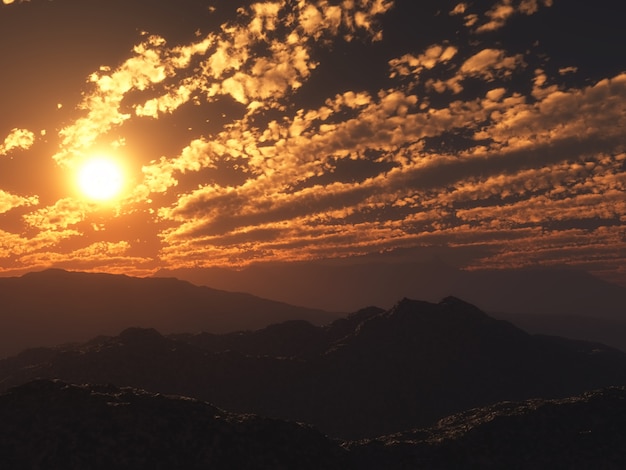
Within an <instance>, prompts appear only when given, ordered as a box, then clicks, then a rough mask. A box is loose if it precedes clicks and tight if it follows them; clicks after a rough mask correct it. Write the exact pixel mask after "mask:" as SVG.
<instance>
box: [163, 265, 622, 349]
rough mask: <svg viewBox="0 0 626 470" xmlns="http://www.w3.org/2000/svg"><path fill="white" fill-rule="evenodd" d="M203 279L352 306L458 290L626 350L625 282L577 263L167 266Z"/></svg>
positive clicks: (535, 325) (490, 306)
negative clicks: (516, 266)
mask: <svg viewBox="0 0 626 470" xmlns="http://www.w3.org/2000/svg"><path fill="white" fill-rule="evenodd" d="M160 275H168V276H175V277H177V278H180V279H186V280H188V281H190V282H193V283H194V284H197V285H209V286H213V287H218V288H220V289H225V290H243V291H245V292H250V293H252V294H255V295H259V296H262V297H266V298H271V299H277V300H281V301H283V302H288V303H293V304H295V305H306V306H308V307H312V308H321V309H327V310H332V311H345V312H353V311H356V310H358V309H359V308H362V307H364V306H366V305H377V306H379V307H383V308H389V307H391V306H392V305H393V303H394V302H396V301H397V299H400V298H402V297H409V298H415V299H423V300H427V301H431V302H436V301H438V300H439V299H441V298H443V297H446V296H450V295H453V296H455V297H459V298H462V299H464V300H466V301H468V302H471V303H472V304H474V305H478V306H480V308H481V309H483V310H484V311H485V312H488V313H489V314H490V315H493V316H495V317H496V318H501V319H504V320H508V321H511V322H513V323H515V324H516V325H518V326H520V327H522V328H524V329H526V330H527V331H529V332H531V333H540V334H550V335H558V336H565V337H568V338H574V339H582V340H588V341H598V342H602V343H605V344H609V345H611V346H614V347H617V348H620V349H622V350H623V351H626V288H624V287H622V286H619V285H616V284H611V283H609V282H606V281H603V280H601V279H599V278H597V277H594V276H592V275H591V274H589V273H587V272H584V271H579V270H575V269H547V268H546V269H521V270H497V271H489V270H485V271H463V270H459V269H456V268H454V267H451V266H449V265H447V264H445V263H443V262H441V261H438V260H432V261H430V262H422V263H418V262H412V263H408V262H406V263H403V262H400V261H397V260H396V262H393V263H392V262H383V261H365V260H364V261H363V262H362V263H359V264H351V265H341V264H338V263H334V264H330V263H329V264H322V263H318V264H314V263H302V264H298V263H291V264H289V265H285V264H282V265H263V266H251V267H249V268H246V269H243V270H241V271H232V270H228V269H221V268H207V269H180V270H175V271H162V272H161V273H160Z"/></svg>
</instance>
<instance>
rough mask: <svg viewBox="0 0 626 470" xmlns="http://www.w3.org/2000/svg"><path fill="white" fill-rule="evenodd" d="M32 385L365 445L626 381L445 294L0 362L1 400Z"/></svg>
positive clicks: (614, 355)
mask: <svg viewBox="0 0 626 470" xmlns="http://www.w3.org/2000/svg"><path fill="white" fill-rule="evenodd" d="M37 377H40V378H58V379H62V380H65V381H68V382H71V383H112V384H115V385H116V386H131V387H136V388H141V389H145V390H150V391H153V392H159V393H164V394H174V395H184V396H190V397H194V398H196V399H199V400H204V401H207V402H209V403H213V404H214V405H216V406H219V407H220V408H223V409H226V410H229V411H232V412H237V413H255V414H259V415H262V416H269V417H275V418H279V419H284V420H291V421H298V422H305V423H308V424H310V425H313V426H315V427H316V428H317V429H319V430H320V431H321V432H323V433H325V434H328V435H330V436H333V437H336V438H342V439H361V438H372V437H376V436H380V435H385V434H391V433H395V432H400V431H403V430H406V429H411V428H415V427H424V426H431V425H433V424H434V423H435V422H436V421H437V420H439V419H441V418H443V417H445V416H448V415H451V414H454V413H458V412H462V411H464V410H467V409H470V408H475V407H480V406H486V405H490V404H493V403H497V402H501V401H505V400H515V401H518V400H525V399H529V398H564V397H568V396H573V395H577V394H580V393H583V392H586V391H589V390H593V389H598V388H604V387H608V386H622V385H626V354H624V353H622V352H621V351H618V350H615V349H611V348H609V347H606V346H603V345H600V344H594V343H586V342H581V341H572V340H565V339H562V338H555V337H545V336H533V335H530V334H527V333H525V332H524V331H522V330H520V329H518V328H516V327H514V326H513V325H511V324H510V323H507V322H505V321H499V320H495V319H493V318H491V317H489V316H488V315H486V314H485V313H483V312H482V311H481V310H479V309H478V308H476V307H475V306H473V305H470V304H468V303H466V302H463V301H462V300H459V299H456V298H453V297H448V298H446V299H444V300H442V301H441V302H439V303H436V304H434V303H428V302H420V301H415V300H408V299H404V300H402V301H400V302H398V304H396V305H395V306H394V307H393V308H392V309H390V310H388V311H383V310H381V309H377V308H368V309H364V310H361V311H359V312H357V313H355V314H353V315H350V316H348V317H347V318H343V319H340V320H337V321H335V322H333V323H331V324H330V325H327V326H323V327H316V326H313V325H311V324H309V323H307V322H304V321H290V322H285V323H281V324H276V325H272V326H269V327H266V328H263V329H260V330H257V331H248V332H239V333H231V334H224V335H216V334H208V333H203V334H195V335H187V334H181V335H170V336H162V335H161V334H159V332H158V331H156V330H154V329H142V328H131V329H127V330H125V331H123V332H122V333H121V334H120V335H119V336H114V337H98V338H95V339H94V340H92V341H90V342H88V343H83V344H77V345H70V346H63V347H58V348H40V349H31V350H27V351H24V352H23V353H21V354H19V355H18V356H15V357H12V358H8V359H5V360H0V390H2V389H4V390H6V389H7V388H9V387H11V386H15V385H19V384H23V383H26V382H28V381H30V380H33V379H34V378H37Z"/></svg>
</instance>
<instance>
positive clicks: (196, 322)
mask: <svg viewBox="0 0 626 470" xmlns="http://www.w3.org/2000/svg"><path fill="white" fill-rule="evenodd" d="M0 299H2V304H1V305H0V357H3V356H6V355H8V354H15V353H17V352H19V351H21V350H23V349H25V348H27V347H33V346H41V345H54V344H60V343H65V342H70V341H85V340H87V339H89V338H92V337H94V336H96V335H99V334H116V333H118V332H119V331H121V330H123V329H125V328H128V327H131V326H143V327H152V328H157V329H159V330H160V331H161V332H163V333H175V332H195V331H210V332H214V333H224V332H227V331H236V330H246V329H258V328H262V327H264V326H267V325H269V324H271V323H276V322H282V321H286V320H294V319H301V320H308V321H310V322H311V323H314V324H324V323H328V322H329V321H330V320H332V319H335V318H337V315H333V314H330V313H327V312H323V311H321V310H313V309H307V308H302V307H294V306H292V305H287V304H284V303H280V302H273V301H270V300H265V299H261V298H259V297H254V296H252V295H248V294H241V293H232V292H226V291H220V290H216V289H210V288H208V287H198V286H194V285H192V284H190V283H188V282H185V281H179V280H177V279H172V278H134V277H129V276H120V275H112V274H93V273H80V272H68V271H63V270H59V269H50V270H47V271H42V272H33V273H29V274H25V275H24V276H22V277H17V278H0Z"/></svg>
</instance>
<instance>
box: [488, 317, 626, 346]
mask: <svg viewBox="0 0 626 470" xmlns="http://www.w3.org/2000/svg"><path fill="white" fill-rule="evenodd" d="M490 314H491V315H492V316H494V317H495V318H498V319H501V320H507V321H510V322H511V323H513V324H514V325H515V326H518V327H520V328H522V329H523V330H524V331H527V332H529V333H533V334H543V335H552V336H563V337H565V338H572V339H580V340H585V341H593V342H598V343H603V344H606V345H608V346H612V347H614V348H618V349H621V350H622V351H626V319H624V320H621V321H620V320H618V319H614V320H613V319H608V318H591V317H582V316H578V315H539V314H537V315H528V314H523V313H520V314H515V313H501V312H490Z"/></svg>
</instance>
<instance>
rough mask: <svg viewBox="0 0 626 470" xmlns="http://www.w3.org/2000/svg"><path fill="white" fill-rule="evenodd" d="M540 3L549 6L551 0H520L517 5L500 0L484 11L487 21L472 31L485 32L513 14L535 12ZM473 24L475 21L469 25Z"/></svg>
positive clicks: (500, 25)
mask: <svg viewBox="0 0 626 470" xmlns="http://www.w3.org/2000/svg"><path fill="white" fill-rule="evenodd" d="M540 4H543V5H544V6H546V7H550V6H552V0H543V1H540V0H521V1H520V2H519V4H518V5H514V4H513V1H512V0H501V1H500V2H498V3H496V4H495V5H494V6H493V8H491V9H490V10H488V11H487V12H486V13H485V16H486V17H487V18H488V21H487V22H486V23H483V24H482V25H480V26H478V27H477V28H476V29H475V30H474V32H476V33H485V32H488V31H495V30H497V29H500V28H502V27H503V26H504V25H505V24H506V22H507V21H508V20H509V18H511V17H512V16H513V15H515V14H518V13H521V14H524V15H533V14H535V13H536V12H537V11H538V10H539V6H540ZM474 24H475V22H474V23H472V24H471V25H469V26H473V25H474Z"/></svg>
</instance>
